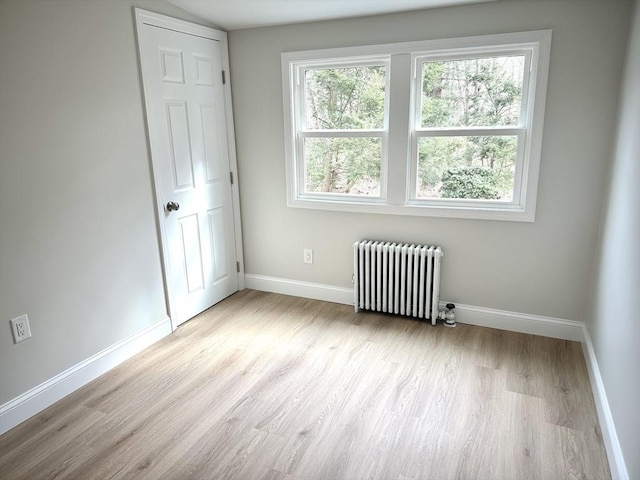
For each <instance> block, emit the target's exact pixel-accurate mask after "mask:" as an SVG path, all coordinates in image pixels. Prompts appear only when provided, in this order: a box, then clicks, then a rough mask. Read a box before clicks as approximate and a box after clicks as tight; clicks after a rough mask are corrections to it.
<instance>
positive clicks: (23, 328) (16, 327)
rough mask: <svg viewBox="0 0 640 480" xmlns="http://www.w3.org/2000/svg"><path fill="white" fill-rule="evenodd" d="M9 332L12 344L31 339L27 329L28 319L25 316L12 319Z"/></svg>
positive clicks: (29, 331)
mask: <svg viewBox="0 0 640 480" xmlns="http://www.w3.org/2000/svg"><path fill="white" fill-rule="evenodd" d="M9 322H10V323H11V331H12V332H13V343H19V342H21V341H23V340H26V339H27V338H30V337H31V328H29V317H27V314H26V313H25V314H24V315H20V316H19V317H16V318H12V319H11V320H10V321H9Z"/></svg>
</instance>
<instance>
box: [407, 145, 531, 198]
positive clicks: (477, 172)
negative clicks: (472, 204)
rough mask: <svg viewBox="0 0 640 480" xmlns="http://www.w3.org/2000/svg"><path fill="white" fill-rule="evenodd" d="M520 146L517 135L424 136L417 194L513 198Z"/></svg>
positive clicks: (445, 196)
mask: <svg viewBox="0 0 640 480" xmlns="http://www.w3.org/2000/svg"><path fill="white" fill-rule="evenodd" d="M517 145H518V140H517V137H515V136H482V137H426V138H420V139H419V141H418V185H417V190H416V191H417V193H416V197H417V198H422V199H436V198H442V199H446V198H453V199H479V200H500V201H504V202H510V201H512V200H513V188H514V178H515V166H516V155H517Z"/></svg>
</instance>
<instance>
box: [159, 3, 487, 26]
mask: <svg viewBox="0 0 640 480" xmlns="http://www.w3.org/2000/svg"><path fill="white" fill-rule="evenodd" d="M168 1H169V2H171V3H173V4H174V5H177V6H178V7H180V8H182V9H183V10H186V11H188V12H191V13H193V14H194V15H197V16H199V17H200V18H203V19H205V20H208V21H209V22H211V23H213V24H215V25H217V26H219V27H221V28H224V29H225V30H238V29H241V28H253V27H265V26H269V25H284V24H288V23H304V22H314V21H317V20H329V19H335V18H349V17H363V16H366V15H378V14H382V13H392V12H403V11H408V10H421V9H423V8H434V7H443V6H450V5H460V4H463V3H478V2H487V1H494V0H168Z"/></svg>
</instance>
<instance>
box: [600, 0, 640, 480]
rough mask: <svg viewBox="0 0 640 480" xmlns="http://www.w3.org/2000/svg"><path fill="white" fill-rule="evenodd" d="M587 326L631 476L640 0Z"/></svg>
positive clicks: (637, 414) (636, 359)
mask: <svg viewBox="0 0 640 480" xmlns="http://www.w3.org/2000/svg"><path fill="white" fill-rule="evenodd" d="M619 106H620V111H619V114H618V128H617V134H616V137H615V143H614V146H613V149H612V155H611V156H610V157H609V158H611V165H612V168H611V179H610V184H609V194H608V198H607V201H606V202H605V205H604V207H605V208H604V209H603V211H604V216H603V224H602V242H601V248H600V254H599V255H598V257H597V259H598V261H597V270H596V276H595V282H594V284H595V287H594V290H593V300H594V301H593V308H592V309H590V312H592V313H591V315H590V317H591V318H590V321H589V323H588V330H589V333H590V336H591V338H592V340H593V347H594V351H595V354H596V358H597V361H598V365H599V367H600V373H601V375H602V380H603V383H604V386H605V389H606V392H607V398H608V401H609V406H610V407H611V412H612V415H613V420H614V422H615V427H616V431H617V434H618V438H619V440H620V445H621V447H622V453H623V455H624V459H625V462H626V465H627V470H628V473H629V478H632V479H634V478H640V348H639V345H640V188H639V187H640V2H639V1H636V4H635V14H634V15H633V26H632V31H631V34H630V35H629V41H628V48H627V60H626V64H625V72H624V76H623V79H622V83H621V95H620V101H619Z"/></svg>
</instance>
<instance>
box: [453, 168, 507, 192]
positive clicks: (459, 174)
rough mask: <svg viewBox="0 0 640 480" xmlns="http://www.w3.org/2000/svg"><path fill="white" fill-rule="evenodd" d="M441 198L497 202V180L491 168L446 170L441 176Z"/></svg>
mask: <svg viewBox="0 0 640 480" xmlns="http://www.w3.org/2000/svg"><path fill="white" fill-rule="evenodd" d="M441 192H442V197H443V198H474V199H482V200H497V199H498V198H500V191H499V190H498V178H497V177H496V174H495V172H494V171H493V169H491V168H487V167H462V168H456V169H452V170H447V171H446V172H445V173H444V174H443V175H442V187H441Z"/></svg>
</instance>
